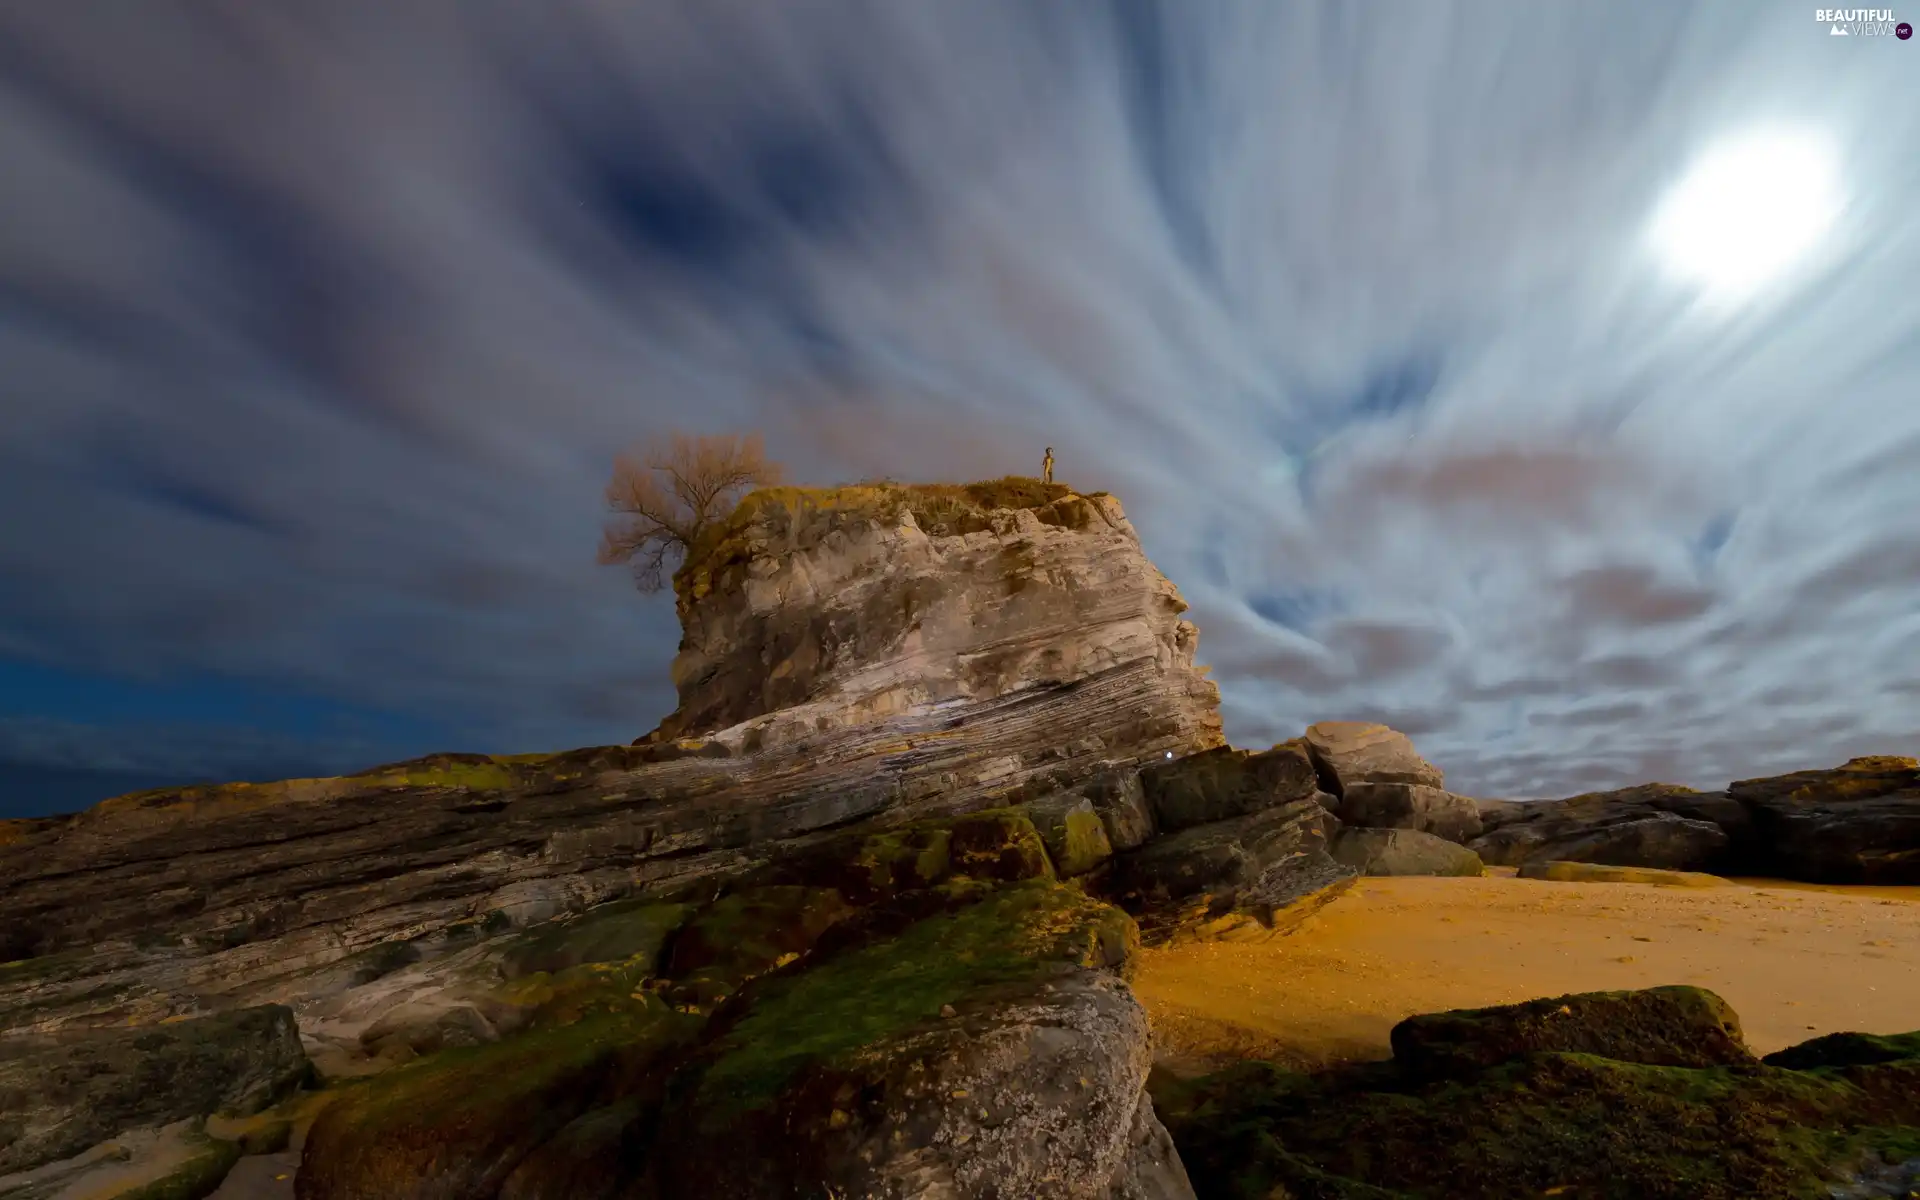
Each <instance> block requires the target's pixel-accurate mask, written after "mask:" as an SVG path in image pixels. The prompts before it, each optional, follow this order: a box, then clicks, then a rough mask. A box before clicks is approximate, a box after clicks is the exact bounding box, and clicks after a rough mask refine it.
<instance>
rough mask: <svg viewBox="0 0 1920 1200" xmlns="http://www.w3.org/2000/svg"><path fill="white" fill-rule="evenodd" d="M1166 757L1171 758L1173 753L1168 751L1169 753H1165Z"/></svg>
mask: <svg viewBox="0 0 1920 1200" xmlns="http://www.w3.org/2000/svg"><path fill="white" fill-rule="evenodd" d="M1167 757H1168V758H1172V757H1173V751H1171V750H1169V751H1167Z"/></svg>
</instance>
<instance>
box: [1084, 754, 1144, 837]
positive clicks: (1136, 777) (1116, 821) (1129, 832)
mask: <svg viewBox="0 0 1920 1200" xmlns="http://www.w3.org/2000/svg"><path fill="white" fill-rule="evenodd" d="M1080 794H1081V795H1082V796H1085V797H1086V798H1087V799H1089V800H1091V801H1093V810H1094V811H1095V812H1097V813H1099V814H1100V821H1101V823H1102V824H1104V825H1105V826H1106V827H1107V841H1108V842H1110V843H1111V844H1112V845H1113V848H1114V849H1115V850H1116V851H1118V850H1131V849H1133V848H1134V847H1135V846H1139V845H1142V844H1144V843H1145V842H1146V840H1147V839H1148V838H1150V837H1152V836H1153V835H1154V834H1155V833H1156V832H1158V830H1156V829H1155V828H1154V824H1153V806H1152V805H1150V804H1148V803H1147V793H1146V789H1145V787H1144V786H1143V785H1142V784H1141V782H1140V772H1138V771H1110V772H1107V773H1105V774H1102V775H1097V776H1095V777H1094V778H1093V779H1091V780H1089V781H1088V782H1087V783H1086V784H1084V785H1082V786H1081V788H1080Z"/></svg>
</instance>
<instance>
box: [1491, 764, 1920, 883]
mask: <svg viewBox="0 0 1920 1200" xmlns="http://www.w3.org/2000/svg"><path fill="white" fill-rule="evenodd" d="M1481 817H1482V822H1483V825H1484V827H1485V831H1484V832H1483V833H1482V834H1481V836H1480V837H1478V838H1475V839H1474V840H1472V841H1471V842H1470V843H1469V845H1471V846H1472V847H1473V849H1474V850H1476V851H1477V852H1478V853H1479V854H1480V856H1481V857H1482V858H1483V859H1485V860H1486V861H1487V862H1489V863H1493V864H1496V865H1506V866H1518V865H1521V864H1523V863H1529V862H1544V861H1549V860H1555V859H1558V860H1567V861H1578V862H1591V863H1602V864H1607V865H1612V866H1625V867H1653V868H1659V869H1665V870H1680V871H1707V872H1713V873H1717V874H1735V875H1771V876H1778V877H1781V878H1787V879H1802V880H1807V881H1809V882H1814V883H1890V884H1902V883H1920V763H1916V762H1915V760H1914V759H1911V758H1893V757H1879V758H1857V759H1853V760H1852V761H1850V762H1848V763H1846V764H1845V765H1844V766H1840V767H1835V768H1832V769H1829V770H1821V771H1800V772H1796V773H1794V774H1791V775H1781V776H1774V777H1769V778H1764V779H1747V780H1741V781H1740V782H1738V783H1734V784H1732V785H1730V786H1729V787H1728V789H1727V790H1726V791H1725V792H1724V793H1722V792H1697V791H1694V790H1693V789H1691V788H1685V787H1679V786H1676V785H1674V784H1665V783H1650V784H1642V785H1640V786H1638V787H1631V788H1621V789H1619V790H1617V791H1611V792H1590V793H1586V794H1583V795H1579V796H1573V797H1570V798H1568V799H1565V800H1551V801H1537V802H1529V803H1510V802H1499V801H1492V802H1483V804H1482V808H1481Z"/></svg>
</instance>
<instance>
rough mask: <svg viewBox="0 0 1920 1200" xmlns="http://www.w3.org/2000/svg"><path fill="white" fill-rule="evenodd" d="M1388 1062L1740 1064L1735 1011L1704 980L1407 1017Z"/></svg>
mask: <svg viewBox="0 0 1920 1200" xmlns="http://www.w3.org/2000/svg"><path fill="white" fill-rule="evenodd" d="M1391 1039H1392V1042H1393V1058H1394V1062H1395V1063H1397V1064H1399V1066H1400V1068H1401V1069H1402V1070H1403V1071H1406V1072H1409V1073H1411V1074H1414V1075H1418V1076H1422V1077H1431V1078H1438V1077H1443V1076H1450V1075H1459V1074H1464V1073H1467V1072H1471V1071H1474V1070H1478V1069H1480V1068H1482V1067H1490V1066H1494V1065H1496V1064H1498V1063H1503V1062H1506V1061H1507V1060H1509V1059H1512V1058H1517V1057H1519V1056H1520V1055H1522V1054H1529V1053H1534V1052H1537V1051H1563V1052H1570V1053H1578V1054H1595V1055H1600V1056H1602V1057H1605V1058H1611V1059H1616V1060H1618V1061H1621V1062H1631V1063H1645V1064H1649V1065H1655V1066H1669V1067H1714V1066H1746V1065H1750V1064H1752V1062H1753V1061H1754V1060H1753V1055H1752V1053H1751V1052H1750V1051H1748V1049H1747V1047H1746V1043H1745V1042H1744V1041H1743V1040H1742V1039H1741V1034H1740V1018H1739V1016H1738V1015H1737V1014H1736V1013H1735V1012H1734V1011H1733V1009H1732V1007H1730V1006H1729V1005H1728V1004H1727V1002H1726V1001H1725V1000H1722V999H1721V998H1720V997H1719V996H1716V995H1714V994H1713V993H1712V992H1709V991H1707V990H1705V989H1703V988H1696V987H1656V988H1647V989H1645V990H1643V991H1631V992H1583V993H1580V994H1578V995H1570V996H1554V997H1551V998H1546V999H1540V1000H1528V1001H1526V1002H1525V1003H1522V1004H1503V1005H1500V1006H1498V1007H1495V1008H1472V1009H1461V1010H1457V1011H1454V1012H1444V1013H1428V1014H1425V1015H1422V1016H1415V1017H1408V1018H1407V1019H1406V1020H1404V1021H1402V1022H1400V1023H1399V1024H1398V1025H1396V1026H1394V1027H1393V1032H1392V1034H1391Z"/></svg>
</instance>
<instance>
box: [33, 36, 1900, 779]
mask: <svg viewBox="0 0 1920 1200" xmlns="http://www.w3.org/2000/svg"><path fill="white" fill-rule="evenodd" d="M1386 11H1387V10H1385V9H1375V8H1369V7H1366V6H1358V5H1352V4H1347V3H1340V2H1333V0H1329V2H1327V3H1318V4H1314V3H1280V2H1273V0H1247V2H1245V3H1239V2H1235V0H1222V2H1221V3H1218V4H1212V3H1210V4H1206V5H1190V4H1177V3H1154V2H1152V0H1113V2H1111V3H1086V4H1075V5H1064V6H1060V5H1056V6H1046V5H1042V6H1035V5H1031V4H1024V3H1013V2H1008V3H997V2H993V0H983V2H981V3H968V4H964V5H958V4H955V5H933V4H928V5H876V4H862V3H853V2H851V0H849V2H845V3H841V2H836V0H819V2H817V3H814V2H805V3H787V2H784V0H782V2H774V0H686V2H684V3H683V2H679V0H674V2H668V0H643V2H642V3H637V4H629V5H618V6H605V5H585V4H567V3H561V4H549V5H540V6H537V7H525V6H511V5H504V6H494V5H481V4H466V5H409V4H393V3H387V2H384V0H380V2H375V0H337V2H334V3H328V4H326V5H312V6H293V7H290V6H285V5H261V4H257V3H251V2H245V0H196V2H194V3H185V2H181V3H167V2H164V0H155V2H152V3H142V4H108V3H104V2H94V0H71V2H68V3H57V4H50V3H34V2H32V0H20V2H8V0H0V509H3V510H4V511H6V512H7V513H9V514H10V517H11V519H9V520H8V521H7V522H5V523H4V524H0V812H30V811H45V810H50V809H58V808H65V807H71V806H73V805H76V804H80V803H85V802H88V801H89V800H91V799H97V798H99V797H100V796H103V795H106V794H110V793H112V792H115V791H119V790H124V789H125V788H127V787H130V786H135V785H136V784H146V783H160V782H166V781H186V780H191V779H197V778H231V777H273V776H279V775H285V774H290V773H307V772H318V771H337V770H346V769H353V768H355V767H358V766H364V765H368V764H370V763H373V762H377V761H381V760H386V759H392V758H397V757H403V756H406V755H410V754H415V753H420V752H424V751H428V750H434V749H476V750H478V749H484V750H497V751H523V750H536V749H557V748H563V747H567V746H573V745H581V744H588V743H595V742H606V741H616V740H626V739H629V738H631V737H633V736H635V735H637V734H639V733H641V732H644V731H645V730H646V729H648V728H649V727H651V726H652V724H653V723H654V721H655V720H656V719H657V718H658V717H659V716H660V715H661V714H662V713H664V712H665V711H666V710H667V709H669V708H670V707H671V705H672V695H671V689H670V688H669V687H668V685H667V665H668V663H669V661H670V659H671V657H672V654H673V651H674V646H675V642H676V640H677V630H676V628H675V625H674V623H673V620H672V614H671V608H670V606H669V605H668V604H667V603H666V601H665V600H664V598H660V597H655V598H651V599H643V598H640V597H637V596H635V595H634V594H633V592H632V590H631V588H630V587H629V586H628V584H627V581H626V579H625V578H624V576H623V575H622V573H621V572H619V571H617V570H609V569H603V568H597V567H595V566H594V564H593V549H594V544H595V540H596V538H597V534H598V528H599V521H600V516H601V513H600V489H601V487H602V485H603V484H604V482H605V478H606V473H607V470H608V468H609V465H610V463H611V460H612V457H613V455H614V453H615V452H616V451H617V450H619V449H621V448H622V447H624V446H626V445H628V444H630V443H632V442H633V441H635V440H636V439H640V438H643V437H646V436H648V435H651V434H655V433H658V432H661V431H663V430H667V429H671V428H683V429H687V430H690V431H694V432H700V431H707V430H723V429H734V428H759V429H761V430H763V431H764V432H765V434H766V436H767V440H768V443H769V446H770V447H771V448H772V450H773V451H774V453H775V454H776V456H777V457H779V458H781V459H783V460H784V461H785V462H786V464H787V466H788V470H789V474H790V475H791V476H793V477H795V478H797V479H800V480H802V481H807V482H819V483H832V482H836V481H842V480H849V479H857V478H863V477H870V476H875V475H891V476H894V477H899V478H914V477H920V478H955V477H978V476H990V475H1000V474H1005V473H1008V472H1011V471H1031V470H1033V469H1035V468H1036V467H1037V465H1038V464H1037V449H1038V448H1039V447H1041V446H1045V445H1052V446H1053V447H1054V449H1055V453H1056V454H1057V456H1058V458H1059V461H1060V472H1061V475H1062V477H1063V478H1065V479H1067V480H1069V481H1072V482H1076V483H1079V484H1082V485H1083V486H1086V487H1089V488H1092V487H1105V488H1109V489H1112V490H1114V491H1116V492H1117V493H1118V494H1119V495H1120V496H1121V497H1122V499H1123V500H1124V502H1125V503H1126V505H1127V507H1128V511H1129V513H1130V515H1131V516H1132V517H1133V518H1134V521H1135V523H1136V525H1137V526H1138V527H1139V528H1140V529H1141V531H1142V534H1143V537H1144V538H1145V540H1146V542H1147V548H1148V551H1149V553H1150V554H1151V555H1152V556H1153V557H1154V559H1155V561H1156V562H1157V563H1158V564H1159V565H1160V566H1161V567H1162V569H1163V570H1165V571H1166V572H1167V573H1168V574H1169V575H1170V576H1171V577H1172V578H1173V579H1174V580H1175V581H1176V582H1177V583H1178V584H1179V585H1180V586H1181V588H1182V589H1183V591H1184V592H1185V594H1186V596H1187V597H1188V599H1189V600H1190V601H1191V602H1192V603H1193V606H1194V615H1195V617H1196V620H1197V621H1198V623H1199V624H1200V627H1201V631H1202V636H1201V651H1200V657H1201V659H1202V661H1205V662H1208V663H1210V664H1212V665H1213V667H1214V674H1215V677H1216V678H1217V679H1219V681H1220V683H1221V686H1222V692H1223V696H1224V703H1225V709H1226V715H1227V721H1228V729H1229V733H1230V734H1231V735H1232V736H1233V737H1234V738H1235V739H1236V740H1239V741H1241V742H1243V743H1264V742H1267V741H1271V740H1274V739H1276V738H1279V737H1284V736H1289V735H1291V734H1293V733H1295V732H1297V731H1298V730H1299V728H1300V727H1301V726H1303V725H1304V724H1306V723H1307V722H1309V721H1312V720H1315V719H1322V718H1331V717H1373V718H1378V719H1384V720H1388V721H1390V722H1393V723H1395V724H1398V725H1399V726H1401V727H1402V728H1405V729H1407V730H1408V731H1409V732H1411V733H1413V734H1414V735H1415V736H1416V738H1417V739H1418V741H1419V744H1420V745H1421V747H1422V749H1423V750H1425V751H1426V752H1427V753H1428V754H1429V755H1430V756H1431V757H1432V758H1434V760H1435V761H1437V762H1438V763H1439V764H1440V765H1441V766H1443V767H1444V768H1446V769H1447V770H1448V772H1449V774H1450V778H1451V780H1452V781H1453V782H1454V783H1455V784H1456V785H1457V786H1459V787H1460V788H1461V789H1462V790H1467V791H1474V792H1479V793H1481V794H1487V795H1545V794H1564V793H1566V792H1570V791H1574V790H1580V789H1582V788H1586V787H1594V786H1605V785H1613V784H1624V783H1631V782H1638V781H1641V780H1645V779H1650V778H1665V779H1673V780H1677V781H1682V782H1695V783H1706V784H1717V783H1719V782H1722V781H1724V780H1725V779H1727V778H1729V777H1733V776H1739V775H1744V774H1756V773H1761V772H1763V771H1769V770H1774V769H1785V768H1791V767H1797V766H1802V765H1812V764H1820V763H1825V762H1829V761H1832V760H1835V759H1838V758H1843V757H1845V756H1846V755H1847V754H1850V753H1856V752H1866V751H1906V752H1911V751H1912V750H1913V749H1914V748H1915V746H1916V744H1920V683H1917V682H1916V680H1920V522H1916V521H1915V520H1914V519H1913V516H1912V514H1913V513H1915V512H1920V470H1916V469H1915V467H1914V464H1915V462H1916V461H1920V404H1916V403H1915V402H1914V400H1915V397H1916V396H1917V395H1920V289H1916V288H1915V287H1914V286H1913V283H1912V281H1913V280H1914V279H1916V278H1920V225H1917V224H1916V214H1920V71H1916V70H1915V68H1916V66H1920V49H1916V48H1915V47H1914V45H1913V44H1912V43H1899V42H1896V41H1894V40H1892V39H1888V38H1881V39H1873V38H1866V37H1857V38H1844V39H1843V38H1832V37H1830V36H1828V30H1827V29H1826V28H1825V27H1818V26H1816V23H1815V22H1813V21H1811V20H1810V18H1809V14H1808V12H1807V10H1805V9H1804V8H1802V7H1799V6H1795V5H1790V4H1786V3H1777V4H1776V3H1766V4H1760V5H1755V4H1751V3H1745V2H1737V3H1736V2H1728V3H1722V4H1699V5H1686V4H1673V3H1666V2H1654V0H1644V2H1640V3H1619V2H1617V0H1606V2H1598V3H1565V4H1554V5H1540V6H1532V7H1531V8H1525V7H1517V6H1514V5H1512V4H1509V3H1504V2H1501V0H1485V2H1483V3H1463V4H1453V5H1419V6H1396V7H1395V8H1393V10H1392V13H1391V19H1388V17H1387V16H1386V15H1385V14H1386ZM1756 148H1757V149H1756ZM1728 164H1732V165H1731V166H1729V165H1728ZM1756 164H1757V165H1756ZM1729 179H1731V180H1732V182H1731V183H1728V182H1727V181H1728V180H1729ZM1702 197H1705V198H1704V199H1702ZM1762 268H1764V269H1762ZM1736 280H1737V281H1738V284H1739V286H1737V287H1736V286H1734V283H1735V281H1736Z"/></svg>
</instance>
